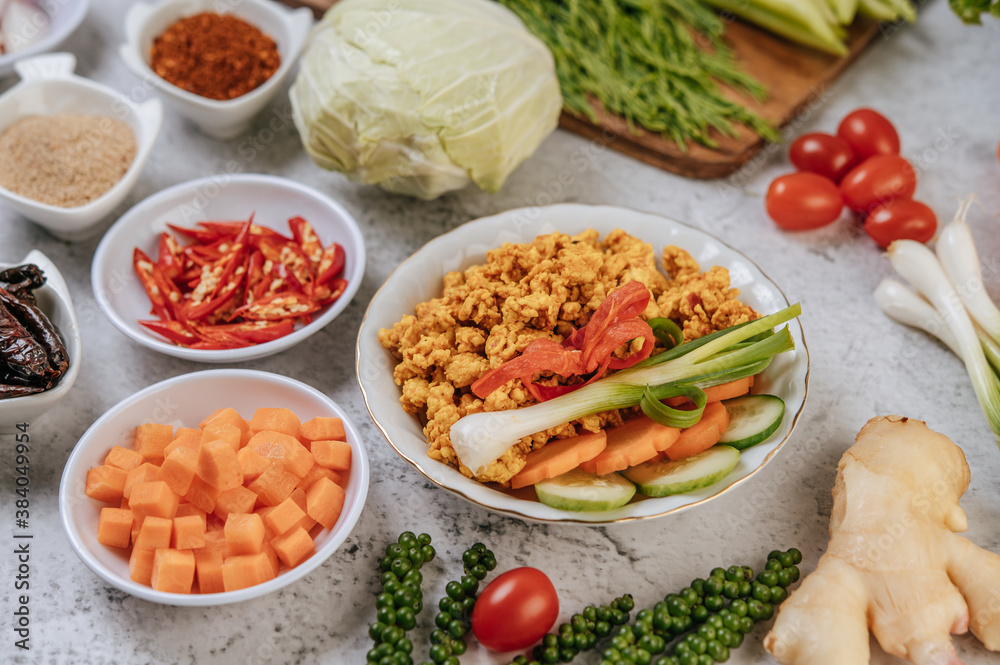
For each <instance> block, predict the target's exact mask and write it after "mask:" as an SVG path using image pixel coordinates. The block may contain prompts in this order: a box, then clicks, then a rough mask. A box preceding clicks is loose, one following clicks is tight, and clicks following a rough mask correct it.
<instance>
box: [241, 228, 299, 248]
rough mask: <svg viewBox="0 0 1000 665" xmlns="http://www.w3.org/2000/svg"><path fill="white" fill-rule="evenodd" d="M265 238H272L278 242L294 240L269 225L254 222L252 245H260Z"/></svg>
mask: <svg viewBox="0 0 1000 665" xmlns="http://www.w3.org/2000/svg"><path fill="white" fill-rule="evenodd" d="M265 238H266V239H267V240H271V241H273V242H277V243H283V242H293V239H292V238H289V237H288V236H283V235H281V234H280V233H278V232H277V231H275V230H274V229H272V228H271V227H269V226H258V225H257V224H254V225H253V226H251V227H250V244H251V245H253V246H254V247H260V241H261V240H264V239H265Z"/></svg>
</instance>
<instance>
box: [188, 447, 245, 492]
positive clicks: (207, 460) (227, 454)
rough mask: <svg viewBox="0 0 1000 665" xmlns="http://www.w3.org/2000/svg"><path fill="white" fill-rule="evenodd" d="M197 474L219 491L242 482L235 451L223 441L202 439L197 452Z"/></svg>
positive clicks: (237, 485)
mask: <svg viewBox="0 0 1000 665" xmlns="http://www.w3.org/2000/svg"><path fill="white" fill-rule="evenodd" d="M198 476H199V477H200V478H201V479H202V480H204V481H205V482H206V483H208V484H209V485H211V486H212V487H214V488H216V489H217V490H219V491H220V492H225V491H226V490H228V489H232V488H234V487H239V486H240V485H242V484H243V474H242V473H240V462H239V460H238V459H236V451H235V450H233V448H232V446H230V445H229V444H228V443H226V442H225V441H203V442H202V444H201V451H200V452H199V453H198Z"/></svg>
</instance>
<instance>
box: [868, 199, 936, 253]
mask: <svg viewBox="0 0 1000 665" xmlns="http://www.w3.org/2000/svg"><path fill="white" fill-rule="evenodd" d="M865 232H867V233H868V235H870V236H871V237H872V239H873V240H874V241H875V242H877V243H878V245H879V247H882V248H885V247H888V246H889V244H890V243H891V242H892V241H893V240H902V239H904V238H906V239H909V240H916V241H917V242H927V241H928V240H930V239H931V238H933V237H934V233H935V232H937V215H935V214H934V211H933V210H931V209H930V208H929V207H927V206H926V205H924V204H923V203H921V202H919V201H914V200H913V199H894V200H892V201H889V202H887V203H883V204H882V205H880V206H878V207H877V208H875V209H874V210H872V211H871V212H870V213H869V214H868V216H867V217H865Z"/></svg>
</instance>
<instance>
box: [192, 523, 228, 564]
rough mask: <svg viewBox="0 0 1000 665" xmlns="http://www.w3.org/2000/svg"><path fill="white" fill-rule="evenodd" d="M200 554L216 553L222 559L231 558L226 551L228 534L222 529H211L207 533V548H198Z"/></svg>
mask: <svg viewBox="0 0 1000 665" xmlns="http://www.w3.org/2000/svg"><path fill="white" fill-rule="evenodd" d="M198 551H199V552H214V553H215V554H218V555H219V558H220V559H223V558H225V557H227V556H229V551H228V550H227V549H226V533H225V531H223V530H222V529H209V530H207V531H205V546H204V547H199V548H198Z"/></svg>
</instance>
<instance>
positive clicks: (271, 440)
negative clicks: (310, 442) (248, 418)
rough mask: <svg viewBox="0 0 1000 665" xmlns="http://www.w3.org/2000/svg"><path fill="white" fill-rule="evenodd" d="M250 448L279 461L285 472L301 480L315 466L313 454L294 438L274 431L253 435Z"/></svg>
mask: <svg viewBox="0 0 1000 665" xmlns="http://www.w3.org/2000/svg"><path fill="white" fill-rule="evenodd" d="M247 448H250V449H251V450H253V451H254V452H256V453H257V454H259V455H261V456H262V457H266V458H268V459H270V460H272V461H274V460H277V461H279V462H281V463H282V464H284V465H285V470H286V471H288V472H289V473H291V474H294V475H295V476H296V477H297V478H301V477H303V476H304V475H306V474H307V473H309V469H311V468H312V465H313V457H312V454H311V453H310V452H309V451H308V450H307V449H306V447H305V446H303V445H302V444H301V443H299V440H298V439H296V438H295V437H294V436H289V435H288V434H282V433H281V432H276V431H274V430H264V431H262V432H258V433H256V434H254V435H253V437H252V438H251V439H250V443H248V444H247Z"/></svg>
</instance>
